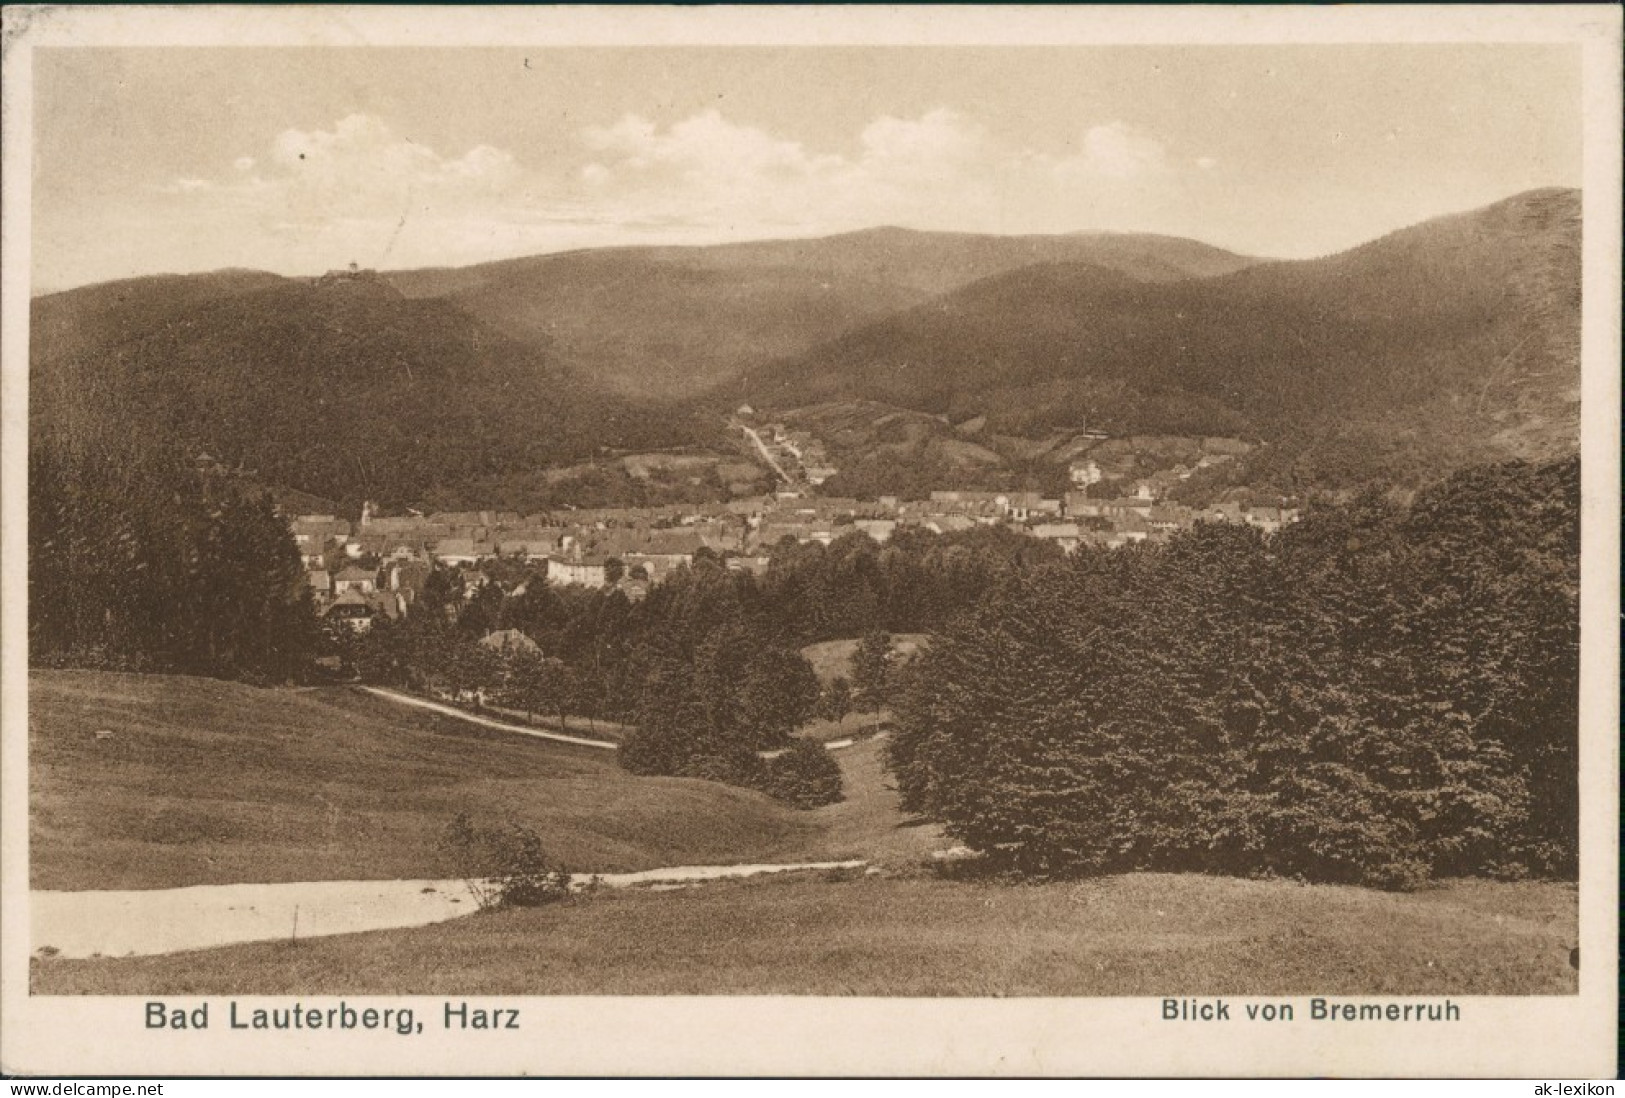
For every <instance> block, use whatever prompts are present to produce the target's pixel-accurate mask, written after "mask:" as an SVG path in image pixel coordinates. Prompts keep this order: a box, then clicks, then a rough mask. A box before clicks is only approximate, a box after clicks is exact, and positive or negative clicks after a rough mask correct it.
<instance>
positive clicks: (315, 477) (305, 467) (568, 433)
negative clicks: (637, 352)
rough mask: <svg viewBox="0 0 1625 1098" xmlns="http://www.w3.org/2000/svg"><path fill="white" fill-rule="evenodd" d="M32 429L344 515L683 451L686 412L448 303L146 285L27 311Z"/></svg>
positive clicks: (359, 288) (234, 281) (344, 282)
mask: <svg viewBox="0 0 1625 1098" xmlns="http://www.w3.org/2000/svg"><path fill="white" fill-rule="evenodd" d="M33 325H34V331H35V333H36V336H35V343H34V353H33V356H32V358H33V361H32V370H31V400H32V407H31V410H30V426H31V429H32V433H33V436H34V438H35V441H36V442H37V443H40V442H44V443H49V444H51V445H53V446H56V447H61V448H65V449H68V450H82V449H84V448H86V447H93V446H95V445H96V444H97V442H98V440H99V439H104V438H107V437H109V436H119V435H123V434H127V433H130V432H135V433H138V434H144V435H147V436H149V437H151V438H153V439H154V440H159V439H161V440H163V441H164V442H165V443H166V444H170V445H174V446H177V447H181V448H186V449H190V450H191V451H192V452H194V453H195V452H197V451H200V450H206V451H208V452H209V453H210V454H212V455H213V456H215V457H217V458H220V459H221V460H223V461H225V462H226V463H227V464H229V465H233V466H236V465H242V466H245V467H247V468H248V469H250V470H253V471H255V472H256V473H257V474H258V476H259V478H260V479H261V480H262V481H265V482H267V483H273V484H283V485H291V486H296V487H300V488H306V489H310V490H313V491H317V492H321V493H323V494H327V495H331V496H334V497H335V498H348V499H350V500H352V501H354V500H359V499H360V498H362V497H364V496H368V497H372V498H377V499H381V500H386V501H395V502H401V501H408V500H411V499H413V498H415V497H416V496H418V495H419V494H420V493H422V492H423V491H424V490H425V489H426V488H428V487H430V486H431V485H435V484H446V483H451V484H457V483H466V482H469V481H472V480H474V479H475V478H478V477H481V476H485V475H490V474H493V473H501V472H505V471H508V470H512V469H523V468H534V467H537V466H540V465H545V464H548V463H552V462H567V461H571V460H574V459H577V458H579V457H581V456H583V455H590V454H593V453H595V452H596V451H597V450H598V448H599V447H602V446H625V447H643V446H655V445H668V444H671V443H674V442H683V441H687V439H688V438H689V437H690V433H691V423H690V421H689V420H688V419H687V418H686V416H685V414H684V413H683V412H682V410H681V409H674V408H673V407H671V406H669V405H662V406H660V407H658V408H656V407H652V406H646V405H642V404H639V403H638V402H635V401H632V400H628V399H626V398H622V397H617V396H613V395H609V394H606V393H605V392H603V391H602V390H601V389H599V388H598V387H596V386H594V385H592V384H591V382H590V381H589V380H587V379H585V378H583V377H582V376H581V375H580V374H579V373H577V372H574V371H571V370H569V369H566V368H564V367H563V366H562V365H560V363H559V362H558V360H557V358H556V356H554V355H553V354H552V353H551V352H550V351H549V350H548V349H547V348H546V347H545V346H541V345H535V344H532V345H526V344H522V343H519V342H517V341H515V340H513V339H510V338H508V337H507V336H504V335H502V334H500V333H498V332H495V331H492V330H491V329H490V328H488V327H486V326H485V325H483V324H481V323H480V322H479V321H477V320H476V319H474V318H473V317H471V316H469V315H468V314H467V313H465V312H463V311H462V310H461V309H459V308H457V307H456V306H454V305H451V304H449V303H447V302H444V301H438V300H413V299H409V298H406V297H404V296H402V295H401V294H400V293H399V291H397V290H395V289H394V288H393V287H391V286H390V285H389V284H388V283H386V282H384V281H383V280H381V279H378V278H376V277H372V278H369V277H366V276H365V275H362V276H359V277H340V278H334V279H325V280H317V281H315V282H311V281H307V280H292V279H279V278H275V277H274V276H264V275H258V276H246V275H238V274H226V275H200V276H193V277H191V278H176V279H167V278H166V279H152V280H139V281H137V282H135V283H113V284H108V285H104V286H93V287H88V288H86V289H81V290H74V291H70V292H68V293H65V294H56V295H51V296H49V297H44V298H40V299H37V300H35V301H34V303H33Z"/></svg>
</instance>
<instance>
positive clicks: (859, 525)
mask: <svg viewBox="0 0 1625 1098" xmlns="http://www.w3.org/2000/svg"><path fill="white" fill-rule="evenodd" d="M852 526H853V528H854V529H857V530H862V531H863V532H864V533H865V534H868V535H869V537H870V538H871V539H873V540H874V541H877V542H879V543H880V544H882V545H884V544H886V542H888V541H890V540H891V536H892V533H893V532H894V531H895V530H896V529H897V522H896V520H894V519H856V520H854V521H853V523H852Z"/></svg>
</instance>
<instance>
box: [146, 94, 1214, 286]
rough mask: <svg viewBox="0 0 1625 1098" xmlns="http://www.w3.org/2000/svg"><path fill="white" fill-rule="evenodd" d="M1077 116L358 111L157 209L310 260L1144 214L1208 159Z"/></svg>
mask: <svg viewBox="0 0 1625 1098" xmlns="http://www.w3.org/2000/svg"><path fill="white" fill-rule="evenodd" d="M1076 133H1077V134H1078V136H1077V138H1076V140H1074V142H1073V143H1072V145H1071V147H1070V151H1067V150H1064V149H1063V150H1059V151H1053V150H1040V149H1034V148H1031V147H1026V146H1023V145H1020V144H1017V143H1014V142H1011V141H1009V140H1008V139H1005V138H1003V137H1002V136H1000V135H998V134H995V133H993V132H990V131H989V130H988V129H987V128H986V127H985V126H983V125H982V124H981V123H979V122H978V121H976V120H975V119H974V118H971V117H968V116H966V115H965V114H962V113H960V112H957V111H954V110H950V109H948V108H945V107H938V108H934V109H929V110H925V111H922V112H921V113H918V114H916V115H901V114H883V115H879V116H877V117H874V118H872V119H870V120H869V121H868V122H867V123H866V124H864V125H863V126H862V127H861V128H859V129H858V130H857V131H856V132H855V133H853V134H852V135H851V138H850V139H849V141H848V142H847V143H846V145H845V146H844V147H840V148H834V149H815V148H810V147H808V146H807V145H806V144H805V143H803V142H801V141H797V140H792V139H790V138H788V137H786V136H783V135H781V134H777V133H773V132H770V131H769V130H767V129H764V128H762V127H760V126H755V125H751V124H748V123H744V122H740V121H736V120H733V119H730V118H728V117H727V116H725V115H724V114H723V113H722V112H721V111H719V110H716V109H707V110H703V111H700V112H698V113H696V114H693V115H690V116H689V117H686V118H679V119H677V120H674V121H671V122H669V123H656V122H654V121H651V120H650V119H648V118H645V117H643V116H641V115H639V114H626V115H623V116H622V117H620V118H619V119H614V120H605V122H603V123H602V124H599V125H590V126H586V127H584V128H583V129H581V130H580V131H579V132H578V134H577V138H578V142H577V146H576V148H575V149H573V150H571V149H565V150H557V149H550V150H549V151H548V155H547V156H546V157H545V158H541V157H537V158H536V159H535V160H534V162H532V163H527V162H526V160H525V158H524V157H523V156H522V155H519V154H517V153H516V152H515V151H513V150H509V149H505V148H499V147H496V146H494V145H490V144H473V145H471V146H469V147H466V148H461V149H452V150H445V149H436V148H434V147H431V146H429V145H427V144H424V143H423V142H420V141H417V140H414V139H413V138H412V137H411V135H409V134H406V133H402V132H400V131H398V130H396V129H395V128H394V127H393V126H391V125H390V124H389V123H388V122H386V121H385V120H384V119H382V118H380V117H378V116H376V115H372V114H366V113H359V112H358V113H352V114H349V115H346V116H345V117H342V118H340V119H338V120H336V121H335V122H333V123H332V124H331V125H330V126H326V127H317V128H313V129H298V128H293V129H287V130H284V131H282V132H281V133H279V134H277V135H276V137H275V138H274V139H273V140H272V141H271V142H269V145H268V147H264V148H258V149H248V150H243V151H242V153H241V155H239V156H237V157H236V158H235V159H233V160H231V161H230V162H229V164H223V165H221V170H220V171H219V172H218V173H216V175H215V176H214V177H213V178H208V177H206V176H204V175H199V176H189V177H186V178H182V179H177V180H176V181H174V182H173V183H172V184H170V185H168V186H165V187H164V188H162V189H161V194H162V196H163V197H161V198H159V199H158V200H159V201H162V202H164V203H167V204H168V206H167V207H166V208H165V209H164V210H162V211H159V212H160V213H161V214H162V217H161V218H160V220H162V221H163V222H165V223H167V224H169V225H172V226H180V231H182V232H184V233H186V234H187V235H188V237H189V239H188V242H187V245H186V246H187V247H188V248H190V249H191V250H192V251H193V252H194V253H197V254H199V255H205V254H206V255H207V256H208V257H209V258H208V259H207V260H199V261H198V262H199V263H201V264H205V265H215V266H223V265H240V264H243V263H250V264H254V265H259V266H265V267H268V268H271V269H278V270H287V271H297V270H304V271H320V270H323V269H326V268H328V267H332V266H338V265H340V264H342V263H345V262H348V261H350V260H355V261H357V262H360V263H362V264H363V265H368V266H427V265H439V264H448V265H455V264H463V263H471V262H477V261H479V260H482V259H491V258H500V257H505V256H512V255H522V254H534V253H536V252H543V251H552V250H559V249H563V248H573V247H593V246H603V245H615V244H636V243H706V242H711V241H718V240H727V239H747V238H752V237H757V238H760V237H764V236H794V235H816V234H821V233H829V232H839V231H843V230H848V229H856V228H862V227H866V226H872V225H880V224H893V225H907V226H911V227H915V228H923V229H933V228H934V229H957V230H965V231H983V232H1066V231H1072V230H1076V229H1084V228H1136V227H1140V228H1154V227H1156V226H1153V225H1148V224H1146V217H1145V214H1146V211H1151V210H1154V209H1155V208H1156V205H1157V201H1158V197H1159V195H1165V192H1166V189H1167V188H1168V187H1170V186H1173V185H1174V181H1175V179H1176V177H1177V175H1178V172H1179V170H1184V171H1195V170H1196V168H1197V167H1204V166H1206V164H1207V163H1208V162H1207V161H1206V158H1204V159H1203V160H1191V159H1189V158H1188V157H1187V158H1184V159H1181V160H1178V161H1175V160H1174V159H1173V155H1172V152H1171V150H1169V149H1168V148H1167V147H1166V146H1165V144H1164V142H1163V141H1162V140H1160V139H1159V138H1158V137H1157V136H1155V135H1154V134H1151V133H1148V132H1146V131H1144V130H1142V129H1139V128H1136V127H1134V126H1132V125H1129V124H1127V123H1125V122H1121V121H1104V122H1099V123H1095V124H1089V125H1085V126H1083V127H1080V129H1079V130H1077V131H1076ZM521 151H522V150H521ZM1176 164H1178V165H1179V166H1180V167H1179V168H1177V169H1176V167H1175V165H1176ZM1193 165H1194V167H1193ZM223 227H224V228H223Z"/></svg>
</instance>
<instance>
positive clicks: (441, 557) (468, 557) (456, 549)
mask: <svg viewBox="0 0 1625 1098" xmlns="http://www.w3.org/2000/svg"><path fill="white" fill-rule="evenodd" d="M430 552H431V553H432V555H433V556H434V558H435V560H438V561H439V562H440V563H442V564H454V565H455V564H473V563H474V562H475V561H477V560H479V559H480V558H479V557H478V556H476V555H475V553H474V542H473V540H472V539H470V538H441V539H440V540H439V541H437V542H435V543H434V546H433V548H432V549H431V550H430Z"/></svg>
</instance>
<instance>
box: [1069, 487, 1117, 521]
mask: <svg viewBox="0 0 1625 1098" xmlns="http://www.w3.org/2000/svg"><path fill="white" fill-rule="evenodd" d="M1106 502H1107V501H1106V500H1103V499H1090V498H1089V497H1088V496H1086V495H1084V494H1083V493H1082V492H1068V493H1067V494H1066V514H1067V516H1068V517H1069V518H1100V517H1101V516H1103V515H1105V513H1106Z"/></svg>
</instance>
